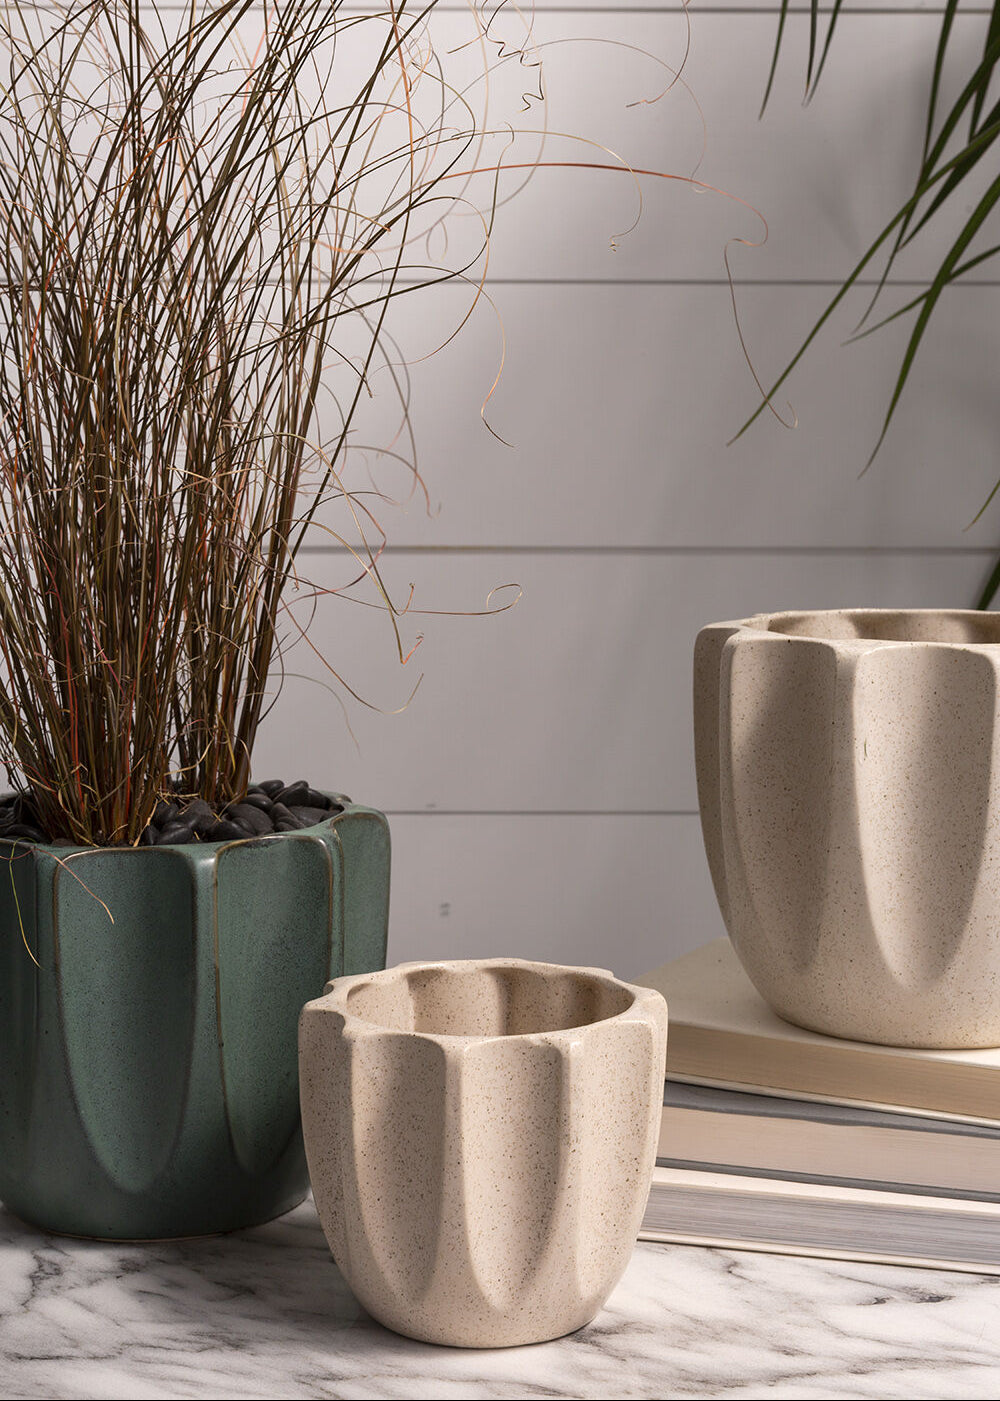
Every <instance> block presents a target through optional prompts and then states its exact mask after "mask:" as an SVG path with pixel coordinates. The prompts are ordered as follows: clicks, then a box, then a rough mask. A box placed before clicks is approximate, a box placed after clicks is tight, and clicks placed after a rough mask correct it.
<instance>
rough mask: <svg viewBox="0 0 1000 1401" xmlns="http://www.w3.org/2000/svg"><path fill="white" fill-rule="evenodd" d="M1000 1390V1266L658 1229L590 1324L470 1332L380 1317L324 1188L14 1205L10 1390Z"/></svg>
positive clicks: (2, 1314) (881, 1393) (508, 1393)
mask: <svg viewBox="0 0 1000 1401" xmlns="http://www.w3.org/2000/svg"><path fill="white" fill-rule="evenodd" d="M997 1395H1000V1279H997V1278H985V1277H980V1276H975V1275H961V1274H953V1273H948V1272H946V1271H936V1270H917V1269H903V1268H898V1267H895V1266H889V1265H860V1264H856V1263H846V1262H840V1261H821V1260H805V1259H794V1258H787V1257H781V1256H768V1255H756V1254H752V1253H750V1252H737V1251H724V1250H704V1249H699V1248H697V1247H692V1246H670V1245H652V1244H646V1243H640V1244H639V1245H638V1246H637V1247H636V1250H635V1254H634V1255H633V1257H632V1260H631V1263H630V1265H629V1267H628V1269H627V1270H626V1273H625V1276H624V1278H623V1279H622V1282H621V1283H620V1284H619V1285H618V1287H617V1288H616V1289H615V1291H614V1293H613V1294H612V1295H611V1298H610V1299H609V1301H608V1304H607V1306H606V1307H605V1308H604V1309H603V1310H602V1311H601V1313H599V1314H598V1316H597V1318H596V1319H595V1321H594V1322H593V1323H592V1324H591V1325H589V1326H588V1327H587V1328H584V1329H581V1331H580V1332H578V1333H575V1334H573V1335H572V1336H570V1337H568V1338H561V1339H558V1340H557V1341H555V1342H551V1343H543V1344H541V1345H539V1346H536V1347H522V1348H511V1349H503V1350H496V1351H487V1352H482V1351H463V1350H457V1349H452V1348H443V1347H434V1346H430V1345H428V1344H426V1343H418V1342H413V1341H411V1340H409V1339H406V1338H402V1337H398V1336H397V1335H395V1334H393V1333H389V1332H387V1331H386V1330H385V1329H383V1328H381V1327H380V1326H379V1325H378V1324H376V1323H374V1322H373V1321H372V1320H371V1319H370V1318H368V1316H367V1315H366V1314H365V1313H364V1312H363V1311H362V1309H361V1308H360V1307H359V1305H358V1304H357V1303H356V1302H355V1301H354V1299H353V1298H352V1296H351V1294H350V1292H349V1291H348V1289H347V1286H346V1285H345V1283H344V1281H343V1280H342V1278H341V1276H340V1275H339V1273H338V1271H337V1268H336V1266H335V1265H334V1263H333V1261H332V1259H331V1257H330V1254H329V1251H328V1249H327V1245H326V1241H325V1240H324V1238H323V1233H322V1230H321V1229H320V1225H319V1220H318V1218H317V1216H316V1212H315V1209H314V1208H313V1205H312V1203H311V1201H310V1202H306V1203H305V1204H304V1205H303V1206H301V1207H298V1208H297V1209H296V1210H295V1211H293V1212H291V1213H289V1215H288V1216H285V1217H283V1218H282V1219H281V1220H280V1221H276V1222H272V1223H271V1224H269V1225H267V1226H260V1227H257V1228H256V1229H254V1230H250V1231H243V1232H240V1233H238V1234H235V1235H232V1236H227V1237H211V1238H207V1239H203V1240H192V1241H182V1242H169V1243H163V1244H155V1243H154V1244H143V1245H111V1244H105V1243H100V1244H97V1243H89V1242H84V1241H75V1240H69V1239H66V1238H60V1237H54V1236H45V1235H41V1234H39V1233H37V1232H35V1231H32V1230H29V1229H28V1227H26V1226H24V1225H22V1224H21V1223H20V1222H18V1221H16V1220H15V1219H14V1218H13V1217H11V1216H9V1215H7V1214H6V1213H4V1212H0V1396H3V1397H18V1398H35V1397H59V1398H66V1401H77V1398H118V1397H136V1398H153V1397H156V1398H159V1397H212V1398H215V1397H218V1398H243V1397H247V1398H286V1397H287V1398H298V1397H350V1398H368V1397H386V1398H391V1397H432V1396H433V1397H440V1398H452V1397H455V1398H464V1397H470V1398H478V1397H526V1398H535V1397H581V1398H590V1397H607V1398H611V1397H622V1398H633V1397H635V1398H641V1397H687V1396H706V1397H715V1398H720V1401H721V1398H729V1397H740V1398H745V1397H746V1398H750V1397H765V1396H766V1397H789V1398H813V1397H871V1398H890V1397H920V1398H924V1397H927V1398H953V1397H954V1398H959V1397H961V1398H978V1397H983V1398H986V1397H995V1396H997Z"/></svg>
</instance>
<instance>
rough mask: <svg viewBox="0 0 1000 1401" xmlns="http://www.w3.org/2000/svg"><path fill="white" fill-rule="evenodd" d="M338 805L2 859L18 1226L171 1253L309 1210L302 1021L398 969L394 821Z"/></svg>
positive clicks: (2, 851) (7, 1110)
mask: <svg viewBox="0 0 1000 1401" xmlns="http://www.w3.org/2000/svg"><path fill="white" fill-rule="evenodd" d="M338 801H341V802H343V803H345V804H346V806H345V809H344V811H343V812H341V813H338V814H336V815H335V816H333V817H331V818H330V819H329V820H328V821H326V822H324V823H321V824H319V825H317V826H315V827H310V828H305V829H302V830H301V831H297V832H287V833H283V834H280V835H274V836H267V837H262V838H257V839H254V840H247V841H232V842H215V843H204V844H201V845H187V846H164V847H144V848H124V849H123V848H116V849H100V850H97V849H73V848H68V849H57V848H52V847H28V846H24V845H21V846H18V847H13V846H12V845H11V844H10V843H3V844H2V845H0V1198H2V1200H3V1201H4V1203H5V1204H6V1205H7V1206H8V1207H9V1208H10V1210H11V1211H13V1212H15V1213H16V1214H17V1215H19V1216H21V1217H23V1218H24V1219H25V1220H27V1221H30V1222H32V1223H34V1224H36V1225H39V1226H42V1227H45V1228H47V1229H50V1230H54V1231H62V1232H66V1233H69V1234H74V1235H82V1236H94V1237H100V1238H117V1239H151V1238H158V1237H171V1236H187V1235H202V1234H208V1233H211V1232H217V1231H228V1230H234V1229H237V1228H239V1227H242V1226H249V1225H253V1224H256V1223H259V1222H261V1221H266V1220H269V1219H270V1218H272V1217H274V1216H277V1215H280V1214H281V1213H282V1212H284V1211H287V1210H289V1209H290V1208H291V1207H293V1206H294V1205H296V1203H297V1202H299V1201H301V1200H302V1198H303V1197H304V1196H305V1194H306V1191H307V1190H308V1185H309V1184H308V1174H307V1171H306V1163H305V1154H304V1150H303V1146H302V1131H301V1122H300V1116H299V1103H298V1074H297V1050H296V1023H297V1019H298V1014H299V1011H300V1009H301V1007H302V1004H303V1003H304V1002H306V1001H307V1000H308V999H309V998H312V997H315V996H316V995H317V993H319V992H321V991H322V988H323V986H324V984H325V982H326V981H327V980H328V979H329V978H333V977H337V976H339V975H341V974H343V973H357V972H362V971H368V970H371V969H376V968H381V967H382V966H383V965H384V962H385V946H386V928H387V921H388V895H389V832H388V825H387V823H386V820H385V818H384V817H383V815H382V814H381V813H379V812H375V811H374V810H372V809H369V808H364V807H359V806H357V805H355V804H351V803H349V802H348V801H347V800H346V799H338ZM105 906H106V907H107V908H105ZM112 917H113V918H112ZM26 944H27V946H28V947H27V948H26V947H25V945H26ZM28 948H30V950H31V953H32V954H33V955H34V959H35V960H37V963H36V962H35V961H33V959H32V957H31V956H30V955H29V953H28Z"/></svg>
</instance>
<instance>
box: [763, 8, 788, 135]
mask: <svg viewBox="0 0 1000 1401" xmlns="http://www.w3.org/2000/svg"><path fill="white" fill-rule="evenodd" d="M788 4H789V0H781V13H780V14H779V15H778V33H777V35H776V36H775V40H774V54H773V56H772V58H771V71H770V73H768V75H767V87H766V88H765V89H764V100H763V102H762V103H761V104H760V112H759V113H758V116H760V117H762V116H763V115H764V108H765V107H766V106H767V99H768V98H769V97H770V96H771V88H772V86H773V84H774V75H775V72H776V71H777V68H778V56H779V55H780V53H781V40H782V37H783V36H784V33H785V20H786V19H787V18H788Z"/></svg>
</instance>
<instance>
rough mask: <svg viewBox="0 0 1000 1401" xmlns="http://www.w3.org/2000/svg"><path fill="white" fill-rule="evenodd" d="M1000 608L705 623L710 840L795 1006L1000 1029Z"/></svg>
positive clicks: (760, 960) (775, 992)
mask: <svg viewBox="0 0 1000 1401" xmlns="http://www.w3.org/2000/svg"><path fill="white" fill-rule="evenodd" d="M998 690H1000V616H998V615H997V614H993V613H978V612H945V611H938V610H914V611H909V612H897V611H888V610H880V609H859V610H851V611H834V612H818V613H772V614H762V615H759V616H757V617H754V618H748V619H744V620H742V621H738V622H731V623H717V624H715V625H713V626H711V627H707V628H704V629H703V630H702V632H701V633H700V634H699V636H698V640H697V643H696V645H695V681H694V712H695V750H696V757H697V766H698V797H699V802H700V806H701V816H702V827H703V831H704V836H705V847H706V850H707V853H708V859H709V864H710V866H711V869H712V878H713V880H714V882H715V889H716V894H717V895H718V898H719V904H720V906H721V907H722V912H723V915H724V917H725V920H726V925H727V927H728V929H729V934H730V937H731V939H732V941H733V944H734V946H735V948H736V951H737V953H738V954H739V957H740V959H741V961H742V963H743V965H744V967H745V968H746V970H747V972H748V974H749V975H750V977H751V979H752V980H753V982H754V984H755V985H756V987H757V988H758V990H759V991H760V992H761V994H762V995H763V996H764V997H765V998H766V999H767V1001H768V1002H770V1004H771V1005H772V1007H773V1008H774V1009H775V1011H777V1012H778V1013H779V1014H780V1015H781V1016H783V1017H785V1018H787V1019H788V1020H789V1021H793V1022H797V1023H799V1024H800V1025H802V1026H805V1027H809V1028H811V1029H813V1030H815V1031H821V1032H826V1033H827V1034H829V1035H833V1036H840V1037H847V1038H851V1039H855V1040H862V1041H878V1042H884V1043H886V1044H891V1045H901V1046H937V1047H942V1048H944V1047H950V1048H961V1047H963V1046H965V1047H973V1046H996V1045H1000V731H998Z"/></svg>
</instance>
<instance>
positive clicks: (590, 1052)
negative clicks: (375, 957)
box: [299, 959, 667, 1347]
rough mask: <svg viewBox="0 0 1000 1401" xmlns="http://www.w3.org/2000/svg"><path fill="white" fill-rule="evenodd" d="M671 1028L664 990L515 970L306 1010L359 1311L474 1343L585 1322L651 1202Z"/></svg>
mask: <svg viewBox="0 0 1000 1401" xmlns="http://www.w3.org/2000/svg"><path fill="white" fill-rule="evenodd" d="M666 1034H667V1008H666V1003H665V1002H664V1000H663V998H662V997H661V996H660V994H659V993H657V992H653V991H652V990H651V989H649V988H640V987H633V986H630V985H629V984H628V983H622V982H619V981H618V979H616V978H613V977H612V976H611V974H610V973H607V972H605V971H603V970H602V969H597V968H564V967H560V966H558V965H553V964H546V963H530V962H525V961H523V960H521V959H486V960H467V961H459V962H447V963H428V964H419V963H411V964H402V965H400V966H399V967H398V968H393V969H390V970H389V971H388V972H386V973H376V974H374V975H362V976H358V977H348V978H338V979H336V980H335V981H334V982H333V983H331V984H330V985H329V988H328V990H327V993H326V995H325V996H323V997H320V998H318V999H316V1000H315V1001H313V1002H309V1003H307V1004H306V1006H305V1008H304V1010H303V1013H302V1018H301V1021H300V1024H299V1047H300V1052H299V1054H300V1089H301V1095H302V1115H303V1129H304V1133H305V1143H306V1154H307V1157H308V1160H309V1173H310V1177H311V1178H312V1184H313V1192H314V1194H315V1198H316V1207H317V1209H318V1211H319V1215H320V1220H321V1221H322V1223H323V1228H324V1230H325V1231H326V1235H327V1239H328V1240H329V1242H330V1248H331V1250H332V1251H333V1256H334V1259H335V1260H336V1262H337V1264H338V1265H339V1267H340V1269H341V1271H342V1273H343V1274H344V1276H345V1278H346V1279H347V1282H348V1284H349V1285H350V1286H351V1288H352V1289H353V1290H354V1292H355V1294H356V1295H357V1296H358V1298H359V1299H360V1300H361V1302H362V1304H364V1306H365V1308H366V1309H368V1311H369V1312H370V1313H372V1314H374V1315H375V1317H376V1318H378V1319H379V1320H380V1321H381V1322H382V1323H385V1324H387V1325H388V1326H389V1327H390V1328H394V1329H395V1330H396V1331H397V1332H399V1333H405V1334H408V1335H409V1336H410V1337H413V1338H420V1339H422V1340H424V1341H426V1342H432V1343H448V1344H451V1345H453V1346H464V1347H508V1346H511V1345H514V1344H520V1343H536V1342H542V1341H543V1340H545V1339H547V1338H554V1337H558V1336H560V1335H561V1334H563V1333H568V1332H570V1331H572V1330H573V1329H575V1328H580V1327H582V1326H583V1324H585V1323H589V1322H590V1320H591V1319H592V1318H593V1317H594V1315H595V1314H596V1313H597V1311H598V1309H599V1308H600V1307H601V1306H602V1304H603V1303H604V1301H605V1300H606V1299H607V1297H608V1295H609V1294H610V1292H611V1290H612V1289H613V1287H614V1286H615V1284H616V1283H617V1282H618V1280H619V1278H620V1277H621V1274H622V1272H623V1271H624V1269H625V1266H626V1264H627V1263H628V1260H629V1256H630V1255H631V1253H632V1247H633V1246H634V1244H635V1238H636V1233H637V1232H638V1229H639V1224H640V1221H641V1219H642V1213H643V1209H644V1207H645V1205H646V1197H647V1195H648V1193H649V1182H650V1176H651V1174H652V1170H653V1161H654V1157H655V1153H656V1142H657V1135H658V1131H659V1124H660V1106H661V1101H662V1098H663V1074H664V1056H665V1052H666Z"/></svg>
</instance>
